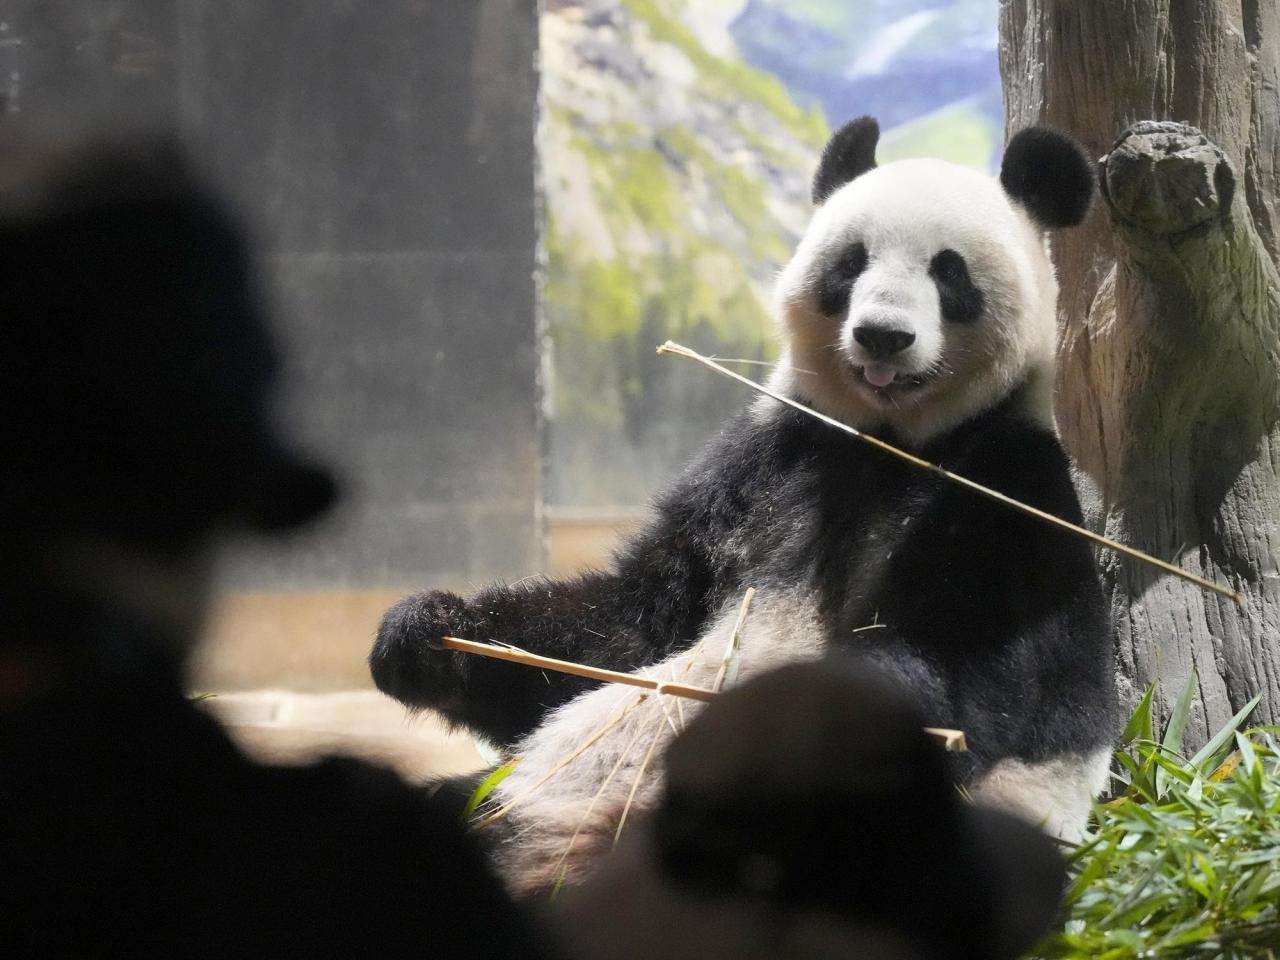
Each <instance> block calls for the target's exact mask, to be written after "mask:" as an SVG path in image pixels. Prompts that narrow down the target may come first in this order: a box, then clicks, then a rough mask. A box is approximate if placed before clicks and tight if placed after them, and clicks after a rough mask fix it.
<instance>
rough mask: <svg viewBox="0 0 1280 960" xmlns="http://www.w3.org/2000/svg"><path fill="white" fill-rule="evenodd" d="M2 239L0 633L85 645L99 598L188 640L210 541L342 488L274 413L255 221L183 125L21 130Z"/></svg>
mask: <svg viewBox="0 0 1280 960" xmlns="http://www.w3.org/2000/svg"><path fill="white" fill-rule="evenodd" d="M0 251H2V252H0V271H2V272H3V275H4V280H3V287H2V288H3V289H4V291H5V294H6V296H5V306H4V320H3V323H2V324H0V385H2V386H0V450H3V451H4V455H3V457H0V576H3V582H4V593H5V594H6V595H7V598H6V599H4V600H0V644H6V645H10V646H12V645H13V644H21V645H24V646H28V647H34V648H36V649H45V650H48V649H50V648H51V647H53V646H55V645H56V641H57V639H58V636H61V637H62V639H63V642H64V644H71V643H72V641H74V640H75V635H76V633H77V630H75V629H68V627H69V626H70V624H68V623H61V624H58V623H51V622H50V618H51V617H54V618H55V619H56V616H55V615H56V614H57V613H58V611H59V609H61V610H66V609H68V607H67V604H71V607H72V608H74V607H75V604H76V603H77V602H82V603H84V604H92V605H95V606H96V607H99V608H105V609H115V610H119V611H124V612H126V613H127V614H129V615H130V616H132V617H133V618H134V619H135V620H138V621H140V622H143V623H145V624H146V625H147V626H148V627H150V628H152V629H153V630H155V631H156V632H158V633H167V634H169V635H170V638H171V639H173V638H176V639H177V640H179V641H180V642H179V643H178V645H177V646H178V648H181V646H182V645H183V642H184V641H185V640H186V638H187V637H189V636H190V635H191V634H192V633H194V626H195V624H196V622H197V620H196V618H197V617H198V616H199V608H200V606H201V603H200V600H201V599H202V598H203V595H204V590H205V588H204V578H203V577H202V576H199V575H198V573H197V571H199V570H200V569H202V567H203V565H204V560H205V559H206V557H207V553H208V551H207V549H206V545H207V544H208V543H209V542H210V540H211V539H212V538H213V537H215V536H216V535H217V534H219V533H221V532H222V531H229V530H234V529H252V530H262V531H273V530H281V529H286V528H290V527H293V526H296V525H298V524H300V523H302V522H304V521H306V520H308V519H310V518H312V517H314V516H316V515H318V514H319V513H321V512H322V511H323V510H324V508H325V507H326V506H327V505H328V503H329V502H330V500H331V498H332V495H333V484H332V482H331V480H330V478H329V475H328V474H327V473H326V472H324V471H323V470H321V469H319V468H317V467H314V466H312V465H310V464H308V463H307V462H305V461H304V460H302V459H300V458H299V457H298V456H296V455H295V454H294V453H293V452H291V451H290V450H289V448H288V446H287V445H286V444H285V442H284V441H283V440H282V438H281V437H280V436H279V435H278V433H277V431H276V429H275V426H274V424H273V421H272V416H271V400H272V388H273V383H274V379H275V375H276V372H277V367H278V360H277V354H276V351H275V348H274V345H273V343H272V341H271V338H270V336H269V333H268V330H267V328H266V325H265V323H264V319H263V314H262V309H261V306H260V304H259V301H258V297H257V294H256V290H255V288H254V283H253V278H252V275H251V270H250V264H249V260H248V256H247V253H246V248H245V245H244V242H243V241H242V239H241V236H240V233H239V231H238V230H237V229H236V227H235V226H234V224H233V222H232V220H231V218H230V217H229V216H228V215H227V213H226V212H225V211H224V210H223V209H222V207H221V205H220V204H219V203H218V202H217V201H216V200H215V198H214V197H213V195H212V194H211V193H210V192H209V191H208V190H207V189H206V188H205V187H204V186H203V184H202V183H201V182H200V180H199V178H198V177H197V176H196V175H195V174H194V173H193V172H192V170H191V168H190V165H189V164H188V162H187V161H186V159H185V157H184V155H183V153H182V151H181V149H180V148H179V147H178V145H177V144H176V143H175V142H174V141H172V140H171V139H167V138H152V139H141V140H134V141H127V142H126V141H122V140H117V141H102V140H95V141H80V142H69V141H62V140H57V139H55V138H52V137H48V136H45V137H38V136H34V135H32V134H31V133H30V132H29V131H27V132H23V133H21V134H16V133H12V132H11V133H10V134H9V135H7V136H6V137H5V138H4V139H3V140H2V141H0ZM6 608H7V609H6ZM82 614H83V610H82V609H81V610H78V611H77V613H76V614H75V616H76V617H79V620H78V621H77V622H82V621H83V616H82ZM64 619H68V618H64ZM51 634H53V635H58V636H52V635H51Z"/></svg>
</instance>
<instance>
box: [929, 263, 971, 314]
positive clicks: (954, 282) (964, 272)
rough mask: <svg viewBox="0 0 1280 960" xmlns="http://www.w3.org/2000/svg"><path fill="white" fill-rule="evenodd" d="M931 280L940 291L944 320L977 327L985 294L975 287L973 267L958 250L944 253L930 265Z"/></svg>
mask: <svg viewBox="0 0 1280 960" xmlns="http://www.w3.org/2000/svg"><path fill="white" fill-rule="evenodd" d="M929 276H930V277H932V278H933V282H934V283H935V284H936V285H937V287H938V299H939V300H940V302H941V304H942V319H943V320H946V321H948V322H950V323H973V321H975V320H977V319H978V317H980V316H982V291H981V290H979V289H978V288H977V287H975V286H974V285H973V279H972V278H971V277H970V276H969V265H968V264H967V263H965V260H964V257H962V256H961V255H960V254H958V253H956V251H954V250H943V251H941V252H939V253H937V254H935V255H934V258H933V259H932V260H930V261H929Z"/></svg>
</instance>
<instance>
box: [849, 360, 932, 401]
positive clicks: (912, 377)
mask: <svg viewBox="0 0 1280 960" xmlns="http://www.w3.org/2000/svg"><path fill="white" fill-rule="evenodd" d="M853 370H854V373H855V374H856V375H857V377H858V380H859V381H860V382H861V383H862V384H863V385H864V386H867V387H870V388H871V390H872V391H873V392H875V393H877V394H880V395H882V396H889V395H891V394H899V393H909V392H911V391H912V390H918V389H920V388H921V387H923V386H924V385H925V384H926V383H928V382H929V381H930V380H932V379H933V378H934V375H933V374H932V373H930V372H925V373H903V372H901V371H900V370H896V369H895V368H894V367H892V366H891V365H889V364H887V363H868V364H865V365H863V366H855V367H854V368H853Z"/></svg>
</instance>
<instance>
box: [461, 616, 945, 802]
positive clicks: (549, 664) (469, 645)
mask: <svg viewBox="0 0 1280 960" xmlns="http://www.w3.org/2000/svg"><path fill="white" fill-rule="evenodd" d="M440 643H441V645H442V646H444V647H445V648H446V649H449V650H456V651H458V652H459V653H472V654H476V655H477V656H481V657H490V658H492V659H494V660H505V661H507V662H508V663H518V664H520V665H521V666H525V667H535V668H538V669H542V670H554V671H555V672H556V673H568V674H572V675H573V676H575V677H585V678H586V679H588V680H599V681H601V682H602V683H621V684H625V685H627V686H631V687H642V688H644V689H645V690H653V691H654V692H655V693H659V694H665V695H666V696H671V697H686V698H688V699H690V700H701V701H702V702H703V703H710V702H711V701H712V700H714V699H715V698H716V691H714V690H708V689H707V688H706V687H695V686H692V685H691V684H687V683H668V682H666V681H663V680H655V679H653V678H652V677H641V676H637V675H636V674H634V673H623V672H621V671H619V670H605V669H603V668H601V667H589V666H587V665H586V664H583V663H574V662H573V661H571V660H557V659H555V658H554V657H541V656H538V654H536V653H528V652H527V651H525V650H516V649H514V648H512V647H499V646H497V645H495V644H492V643H476V642H475V641H474V640H461V639H459V638H458V637H444V638H443V639H442V640H441V641H440ZM925 733H928V734H929V735H930V736H934V737H938V738H939V739H940V740H942V741H943V747H944V748H945V749H946V750H948V751H951V752H964V751H965V750H967V749H968V747H967V745H966V743H965V738H964V733H963V732H962V731H960V730H949V729H945V728H942V727H925ZM508 806H510V804H508ZM503 812H505V811H503ZM497 817H498V814H495V815H493V816H492V817H490V818H488V819H495V820H496V819H497ZM486 822H487V820H486Z"/></svg>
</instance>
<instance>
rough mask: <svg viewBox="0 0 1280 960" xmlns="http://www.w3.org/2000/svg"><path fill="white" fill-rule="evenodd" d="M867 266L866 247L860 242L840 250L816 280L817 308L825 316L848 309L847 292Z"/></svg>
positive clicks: (848, 292) (851, 288)
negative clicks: (838, 254)
mask: <svg viewBox="0 0 1280 960" xmlns="http://www.w3.org/2000/svg"><path fill="white" fill-rule="evenodd" d="M866 268H867V248H866V246H865V245H864V244H862V243H851V244H849V246H847V247H845V248H844V250H842V251H841V252H840V256H838V257H836V258H835V259H834V260H833V261H831V263H830V264H829V265H828V267H827V269H826V270H825V271H823V274H822V278H821V279H820V280H819V281H818V309H819V310H821V311H822V312H823V313H824V314H826V315H827V316H835V315H837V314H841V313H844V312H846V311H847V310H848V309H849V294H850V292H851V291H852V290H853V284H854V282H855V281H856V280H857V279H858V277H859V276H860V275H861V273H862V271H863V270H865V269H866Z"/></svg>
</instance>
